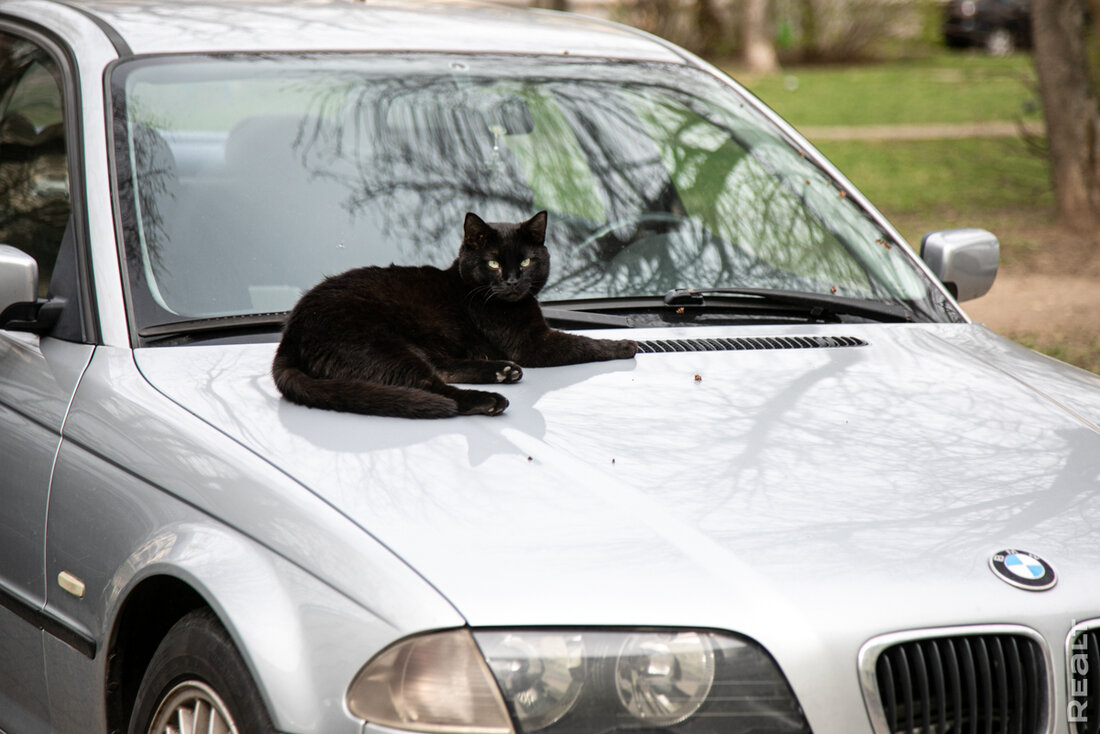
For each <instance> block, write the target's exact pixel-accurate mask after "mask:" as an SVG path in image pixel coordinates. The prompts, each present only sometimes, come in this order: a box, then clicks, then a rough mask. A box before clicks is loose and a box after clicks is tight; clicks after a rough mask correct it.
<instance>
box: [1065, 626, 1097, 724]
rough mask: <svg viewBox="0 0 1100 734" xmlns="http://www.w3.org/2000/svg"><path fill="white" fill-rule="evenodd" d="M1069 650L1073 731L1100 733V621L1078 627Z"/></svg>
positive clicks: (1070, 709) (1070, 708)
mask: <svg viewBox="0 0 1100 734" xmlns="http://www.w3.org/2000/svg"><path fill="white" fill-rule="evenodd" d="M1066 652H1067V657H1066V665H1067V666H1069V706H1068V714H1069V725H1070V731H1072V732H1073V733H1074V734H1100V621H1095V622H1091V623H1089V624H1086V625H1079V626H1078V627H1077V628H1075V630H1074V631H1073V632H1071V633H1070V638H1069V645H1068V647H1067V648H1066Z"/></svg>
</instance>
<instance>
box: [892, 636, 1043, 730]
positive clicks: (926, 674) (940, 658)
mask: <svg viewBox="0 0 1100 734" xmlns="http://www.w3.org/2000/svg"><path fill="white" fill-rule="evenodd" d="M874 677H875V681H876V683H877V688H878V696H879V701H878V703H879V713H880V714H881V717H880V718H879V721H878V726H877V727H876V729H877V730H878V731H877V734H917V733H918V732H919V733H921V734H956V733H957V734H963V733H965V732H984V733H985V734H1039V732H1042V731H1044V729H1045V727H1046V719H1047V705H1048V700H1049V699H1048V693H1047V675H1046V667H1045V664H1044V656H1043V651H1042V649H1041V648H1040V646H1039V644H1038V643H1037V642H1036V641H1035V640H1033V639H1031V638H1030V637H1027V636H1024V635H1020V634H1009V633H1005V634H971V635H959V636H949V637H934V638H927V639H916V640H911V641H906V642H898V643H896V644H892V645H890V646H888V647H886V648H884V649H883V650H882V651H881V652H880V653H879V655H878V658H877V661H876V662H875V663H874ZM883 727H884V728H883Z"/></svg>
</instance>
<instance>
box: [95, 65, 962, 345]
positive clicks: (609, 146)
mask: <svg viewBox="0 0 1100 734" xmlns="http://www.w3.org/2000/svg"><path fill="white" fill-rule="evenodd" d="M112 81H113V85H112V89H113V94H114V100H113V106H114V113H115V126H116V130H117V131H118V134H117V135H116V143H117V145H118V148H117V150H116V166H117V169H118V179H119V182H120V203H121V206H122V216H123V222H124V233H125V235H126V250H127V266H128V275H129V278H130V280H131V290H130V292H131V298H132V306H133V308H134V309H135V311H136V316H137V318H136V321H137V322H138V325H139V327H140V326H142V325H152V324H158V323H164V322H171V321H179V320H181V319H189V318H207V317H216V316H222V315H232V314H256V313H265V312H270V311H282V310H287V309H289V308H291V307H292V306H293V305H294V303H295V301H296V300H297V298H298V297H299V296H300V294H301V293H302V292H304V291H305V290H306V289H308V288H310V287H311V286H313V285H314V284H316V283H317V282H318V281H319V280H320V279H321V278H322V277H324V276H325V275H331V274H335V273H338V272H342V271H344V270H347V269H350V268H352V267H357V266H361V265H372V264H374V265H388V264H390V263H397V264H430V265H436V266H440V267H446V266H448V265H449V264H450V263H451V261H452V260H453V259H454V257H455V254H456V252H457V249H458V245H459V242H460V240H461V223H462V221H463V217H464V214H465V213H466V212H467V211H473V212H475V213H477V214H478V215H480V216H482V217H483V218H484V219H486V220H488V221H522V220H524V219H526V218H527V217H529V216H531V214H532V213H534V212H536V211H538V210H541V209H545V210H547V211H548V212H549V215H550V218H549V222H550V224H549V227H548V234H547V241H548V245H549V247H550V250H551V253H552V257H553V259H554V265H553V268H552V273H551V278H550V281H549V283H548V284H547V287H546V288H545V289H544V291H543V292H542V298H543V300H544V301H547V300H567V299H589V298H595V299H603V298H620V297H634V296H653V295H660V294H663V293H664V292H666V291H668V290H670V289H673V288H682V287H697V288H713V287H725V286H733V287H754V288H769V289H780V290H798V291H811V292H816V293H822V294H837V293H839V294H840V295H843V296H848V297H851V298H856V299H869V300H881V301H892V302H899V301H900V302H904V303H906V304H909V305H910V306H911V307H912V308H914V309H915V310H916V311H918V312H920V313H935V312H936V311H937V309H938V308H940V307H941V306H940V304H939V302H937V301H936V291H935V289H934V288H933V287H932V286H931V284H930V283H929V281H928V280H927V278H926V277H924V276H923V274H922V273H921V272H920V270H919V268H918V267H916V266H915V264H914V263H913V261H912V260H911V259H910V258H909V257H908V256H907V255H905V254H904V253H903V252H902V248H891V247H890V245H889V242H888V239H889V236H888V235H887V234H886V233H885V232H884V231H883V230H882V229H881V228H880V227H879V226H878V225H877V224H876V223H875V222H874V220H873V219H872V217H870V215H869V214H868V213H867V212H866V211H865V210H863V209H861V208H860V207H859V206H858V205H857V204H856V203H855V202H853V201H852V200H851V199H848V198H845V197H844V195H843V192H840V191H839V190H838V189H837V187H836V185H835V183H834V182H833V181H832V180H830V177H829V175H828V174H827V173H826V172H825V171H824V170H822V169H821V168H819V167H818V166H816V165H815V164H813V163H812V162H811V161H810V160H809V159H808V158H807V157H806V156H805V155H803V154H802V153H801V152H800V151H799V150H798V149H797V148H796V147H795V146H793V145H791V144H790V143H789V142H788V141H787V140H786V139H785V138H784V137H783V135H782V134H781V133H780V132H779V131H778V130H777V129H776V128H775V127H774V125H772V124H771V123H770V122H769V121H767V120H766V119H765V118H764V117H763V116H762V115H761V114H759V113H758V112H756V111H755V110H754V109H753V108H752V107H751V106H750V105H748V104H746V103H745V101H744V100H743V99H741V98H740V97H738V96H737V95H736V94H734V93H733V92H732V91H731V90H730V89H729V88H728V87H726V86H725V85H724V84H722V83H721V82H719V81H718V80H717V79H715V78H714V77H712V76H710V75H708V74H706V73H704V72H701V71H699V70H695V69H692V68H689V67H686V66H682V65H676V64H656V63H635V62H615V63H607V62H606V61H599V60H597V61H591V60H586V59H579V58H577V59H574V58H560V57H555V58H547V57H532V58H523V57H507V58H504V57H501V58H495V57H463V56H444V55H439V56H436V55H426V54H425V55H413V54H409V55H397V54H393V55H352V54H348V55H316V56H311V55H294V54H286V55H269V56H264V57H248V56H243V55H241V56H234V57H200V56H193V57H161V58H157V59H145V60H135V61H132V62H128V63H125V64H121V65H119V66H118V67H117V68H116V70H115V76H114V78H113V80H112Z"/></svg>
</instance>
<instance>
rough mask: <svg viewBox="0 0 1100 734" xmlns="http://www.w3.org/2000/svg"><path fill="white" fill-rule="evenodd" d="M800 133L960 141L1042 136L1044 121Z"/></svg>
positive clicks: (803, 130) (805, 130)
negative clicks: (1022, 134)
mask: <svg viewBox="0 0 1100 734" xmlns="http://www.w3.org/2000/svg"><path fill="white" fill-rule="evenodd" d="M799 132H801V133H802V134H803V135H805V136H806V137H807V138H809V139H810V140H811V141H813V140H957V139H960V138H1014V137H1018V136H1020V135H1021V133H1026V134H1027V135H1042V134H1043V124H1042V123H1041V122H1034V121H1032V122H1022V121H1020V122H973V123H961V124H933V125H854V126H835V127H833V126H810V127H803V128H799Z"/></svg>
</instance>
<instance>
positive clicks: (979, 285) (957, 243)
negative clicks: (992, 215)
mask: <svg viewBox="0 0 1100 734" xmlns="http://www.w3.org/2000/svg"><path fill="white" fill-rule="evenodd" d="M920 256H921V259H922V260H924V262H925V263H926V264H927V265H928V267H929V269H930V270H931V271H932V273H933V274H934V275H935V276H936V277H937V278H939V279H940V282H942V283H943V284H944V285H945V286H947V289H948V290H949V291H951V295H953V296H954V297H955V299H956V300H958V301H969V300H971V299H973V298H978V297H979V296H984V295H985V294H986V293H988V292H989V289H990V288H992V287H993V281H994V279H995V278H996V277H997V265H998V262H999V261H1000V257H1001V244H1000V243H999V242H998V241H997V237H996V236H995V235H994V234H993V233H992V232H987V231H985V230H984V229H970V228H968V229H944V230H940V231H938V232H929V233H928V234H926V235H925V236H924V239H922V240H921V243H920Z"/></svg>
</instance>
